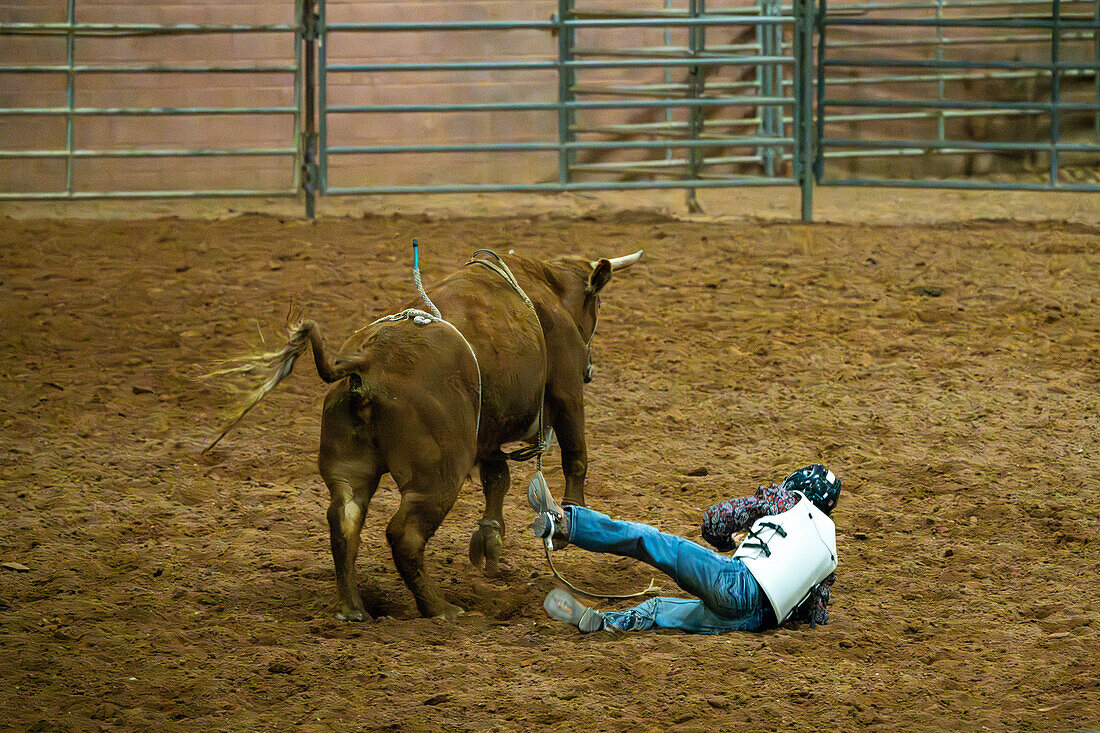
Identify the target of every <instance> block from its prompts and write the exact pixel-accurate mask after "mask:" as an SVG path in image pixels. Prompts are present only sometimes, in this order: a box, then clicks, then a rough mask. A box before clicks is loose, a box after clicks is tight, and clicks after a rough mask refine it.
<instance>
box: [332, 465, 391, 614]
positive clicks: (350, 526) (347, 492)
mask: <svg viewBox="0 0 1100 733" xmlns="http://www.w3.org/2000/svg"><path fill="white" fill-rule="evenodd" d="M320 464H321V475H322V477H323V478H324V480H325V483H326V484H327V485H328V490H329V498H330V501H329V506H328V530H329V540H330V543H331V545H332V561H333V564H334V565H335V566H336V589H337V592H338V593H339V596H340V609H339V610H338V611H337V612H336V617H337V618H338V619H340V620H341V621H362V620H363V619H364V618H365V617H366V610H365V609H364V608H363V599H362V597H361V596H360V595H359V585H358V583H357V582H356V578H355V558H356V556H357V555H358V554H359V534H360V532H361V531H362V529H363V520H364V519H365V518H366V516H367V506H368V505H369V504H370V500H371V497H372V496H374V492H375V490H376V489H377V488H378V480H379V478H381V477H380V476H379V475H378V474H377V473H375V472H366V473H363V472H361V471H356V470H353V467H352V466H350V465H347V464H335V465H333V464H331V463H326V462H325V460H324V459H323V458H322V460H321V462H320Z"/></svg>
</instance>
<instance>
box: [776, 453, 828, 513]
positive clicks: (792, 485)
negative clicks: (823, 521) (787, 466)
mask: <svg viewBox="0 0 1100 733" xmlns="http://www.w3.org/2000/svg"><path fill="white" fill-rule="evenodd" d="M783 488H784V489H787V490H788V491H801V492H802V493H803V494H805V495H806V498H807V499H809V500H810V501H812V502H813V503H814V506H816V507H817V508H818V509H820V510H821V511H823V512H825V513H826V514H829V513H831V512H832V511H833V509H836V502H837V500H838V499H839V498H840V478H839V477H838V476H836V475H835V474H834V473H833V472H832V471H830V470H829V469H827V468H825V467H824V466H822V465H821V464H820V463H815V464H814V465H812V466H806V467H805V468H800V469H798V470H797V471H795V472H794V473H792V474H791V475H790V476H788V477H787V478H786V479H784V480H783Z"/></svg>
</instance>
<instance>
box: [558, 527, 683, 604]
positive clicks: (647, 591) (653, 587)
mask: <svg viewBox="0 0 1100 733" xmlns="http://www.w3.org/2000/svg"><path fill="white" fill-rule="evenodd" d="M542 546H543V549H544V550H545V551H546V562H547V564H548V565H549V566H550V569H551V570H552V571H554V577H555V578H557V579H558V580H559V581H561V582H562V583H564V584H565V585H566V586H568V588H569V589H570V590H572V591H575V592H577V593H580V594H581V595H583V596H588V597H589V598H603V599H606V600H609V601H625V600H627V599H629V598H640V597H642V596H646V595H656V594H657V593H660V592H661V589H660V587H658V586H657V585H656V584H655V583H654V582H653V578H650V579H649V587H648V588H646V589H645V590H640V591H638V592H637V593H627V594H624V595H607V594H605V593H593V592H592V591H587V590H584V589H583V588H578V587H577V586H575V585H573V584H572V583H570V582H569V581H568V580H566V579H565V578H563V577H562V576H561V573H559V572H558V569H557V568H556V567H554V561H553V560H551V559H550V550H552V549H553V543H552V541H551V540H550V539H549V538H547V539H546V540H544V541H543V545H542Z"/></svg>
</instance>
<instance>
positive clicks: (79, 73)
mask: <svg viewBox="0 0 1100 733" xmlns="http://www.w3.org/2000/svg"><path fill="white" fill-rule="evenodd" d="M88 5H89V7H87V8H84V7H80V8H78V4H77V0H67V3H66V4H65V5H64V6H63V7H62V8H59V10H60V13H63V14H64V15H63V17H57V18H56V19H54V20H53V21H52V22H43V21H42V20H41V19H38V20H36V21H35V22H4V23H0V41H2V43H3V45H4V51H2V52H0V60H2V62H0V79H2V80H3V86H2V87H0V89H2V90H3V91H0V160H3V161H5V162H6V165H12V163H15V164H16V165H18V166H20V168H17V169H16V171H17V172H18V175H17V176H13V177H12V180H11V181H10V182H8V185H9V186H10V188H11V189H14V190H0V200H4V199H8V200H11V199H102V198H137V197H198V196H216V195H226V196H228V195H232V196H251V195H265V196H272V195H285V196H295V195H298V194H299V193H300V191H301V176H300V175H299V168H300V158H301V153H302V150H301V146H300V144H299V140H298V138H299V134H300V131H301V130H302V124H303V117H304V114H305V105H304V103H303V94H304V93H305V90H306V89H307V87H308V85H307V84H306V83H305V75H304V71H303V42H302V24H301V22H300V18H301V17H302V13H303V11H302V7H303V5H302V3H301V1H299V3H298V8H299V10H298V12H296V13H295V15H294V17H293V18H287V19H286V22H282V23H269V24H251V25H241V24H222V25H218V24H206V25H198V24H192V23H186V22H180V23H165V22H117V17H116V18H113V19H112V20H111V21H109V22H98V21H93V20H83V19H81V18H80V17H79V11H82V10H86V11H87V13H88V14H89V15H91V16H92V17H98V16H96V15H95V14H96V13H102V12H103V6H102V5H101V4H99V5H97V4H95V3H89V4H88ZM36 11H38V12H42V10H41V9H40V8H35V7H29V8H27V9H26V11H25V12H26V13H28V14H31V13H34V12H36ZM9 12H10V13H11V14H12V15H13V16H14V17H16V18H18V17H19V14H18V13H19V11H18V9H16V10H13V11H9ZM46 12H49V11H46ZM60 13H59V15H60ZM106 14H107V16H108V17H110V16H111V15H112V12H111V10H110V6H107V11H106ZM152 15H153V13H150V16H152ZM257 37H265V38H270V39H273V41H272V43H273V44H274V46H273V47H274V49H275V54H276V55H277V56H281V57H282V58H281V59H278V60H277V61H271V62H265V63H257V62H251V61H240V62H238V61H233V62H227V63H216V62H211V61H209V58H210V57H212V56H213V57H222V58H233V56H234V53H233V50H232V49H233V48H234V43H235V42H237V41H238V39H241V38H257ZM84 56H90V57H94V58H96V59H97V60H95V61H83V60H82V58H83V57H84ZM106 58H113V59H119V60H117V61H104V60H98V59H106ZM164 77H175V78H180V79H182V78H184V77H189V78H191V79H200V80H201V82H198V83H188V84H180V85H179V87H180V95H179V97H180V100H179V101H176V100H172V99H170V98H168V97H170V96H171V95H158V94H155V93H151V92H147V91H145V88H147V87H153V86H156V84H155V83H154V84H151V83H149V80H150V79H154V78H164ZM226 79H234V80H239V81H234V82H230V83H226V81H225V80H226ZM271 79H276V80H279V81H276V82H272V81H270V80H271ZM260 80H263V83H261V81H260ZM16 81H18V82H19V84H18V85H16V83H15V82H16ZM219 86H220V87H222V88H223V89H224V90H225V92H226V93H222V94H219V93H218V87H219ZM249 88H251V89H253V90H259V89H261V88H262V89H270V93H266V94H262V95H261V93H260V92H259V91H257V92H256V93H255V94H245V95H242V94H236V95H234V94H233V93H232V92H236V91H239V90H245V91H247V89H249ZM187 92H191V93H190V94H186V93H187ZM234 96H236V97H238V98H241V97H248V98H247V99H245V101H244V103H234V101H233V99H234ZM261 96H262V97H264V98H262V99H261ZM206 99H211V100H212V102H211V103H197V104H196V103H193V102H197V101H200V100H206ZM135 100H137V101H136V102H135ZM142 101H144V102H146V103H144V104H143V103H141V102H142ZM181 102H182V103H181ZM188 102H191V103H188ZM151 120H156V123H155V124H151V123H150V121H151ZM225 120H229V121H230V122H231V124H228V125H227V124H220V123H219V121H225ZM179 121H185V124H183V125H180V124H176V123H177V122H179ZM267 121H271V122H267ZM265 125H270V126H271V127H272V130H273V132H272V134H270V135H267V136H266V137H267V141H268V142H269V143H270V144H267V145H264V146H256V145H250V144H249V142H250V141H251V140H254V139H257V136H256V135H255V129H256V128H257V127H263V126H265ZM183 128H186V129H183ZM246 130H248V131H249V134H245V131H246ZM208 131H210V132H208ZM237 131H241V133H242V134H240V135H238V134H236V132H237ZM208 135H209V136H211V137H215V138H216V139H214V140H213V141H212V143H207V142H206V141H207V139H209V138H208ZM204 143H205V144H204ZM234 143H237V144H234ZM184 160H187V161H191V162H192V163H194V162H195V161H198V160H202V161H204V165H202V166H199V165H183V164H182V162H181V161H184ZM168 161H173V164H169V163H168ZM259 161H274V163H268V162H259ZM170 165H173V166H174V167H172V169H171V173H166V172H165V171H167V170H169V166H170ZM253 171H263V173H264V175H263V176H258V175H253ZM277 176H281V177H282V179H283V180H282V182H281V185H279V184H278V183H275V184H273V185H267V186H257V185H254V182H255V180H257V179H260V178H267V179H269V180H270V179H272V178H276V177H277ZM167 180H171V181H172V183H173V184H174V185H170V186H165V185H163V184H164V183H165V182H166V181H167ZM203 181H210V182H211V183H210V185H205V186H201V187H199V186H192V185H189V184H191V183H201V182H203ZM143 184H152V185H143Z"/></svg>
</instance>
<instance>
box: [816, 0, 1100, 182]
mask: <svg viewBox="0 0 1100 733" xmlns="http://www.w3.org/2000/svg"><path fill="white" fill-rule="evenodd" d="M820 1H821V8H820V12H821V16H820V20H819V26H818V27H819V39H818V66H817V74H818V92H817V126H818V137H819V140H818V145H819V147H818V157H817V161H816V165H817V175H818V182H819V183H821V184H824V185H852V186H881V185H891V186H907V187H935V188H984V189H1029V190H1075V191H1098V190H1100V177H1098V176H1097V172H1098V166H1100V32H1098V27H1100V2H1098V1H1097V0H1089V1H1088V2H1078V1H1075V0H1053V2H1050V1H1049V0H1048V1H1047V2H1041V1H1039V0H926V1H923V2H902V3H898V2H881V3H877V2H843V1H841V2H833V1H830V4H829V5H828V6H826V0H820Z"/></svg>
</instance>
